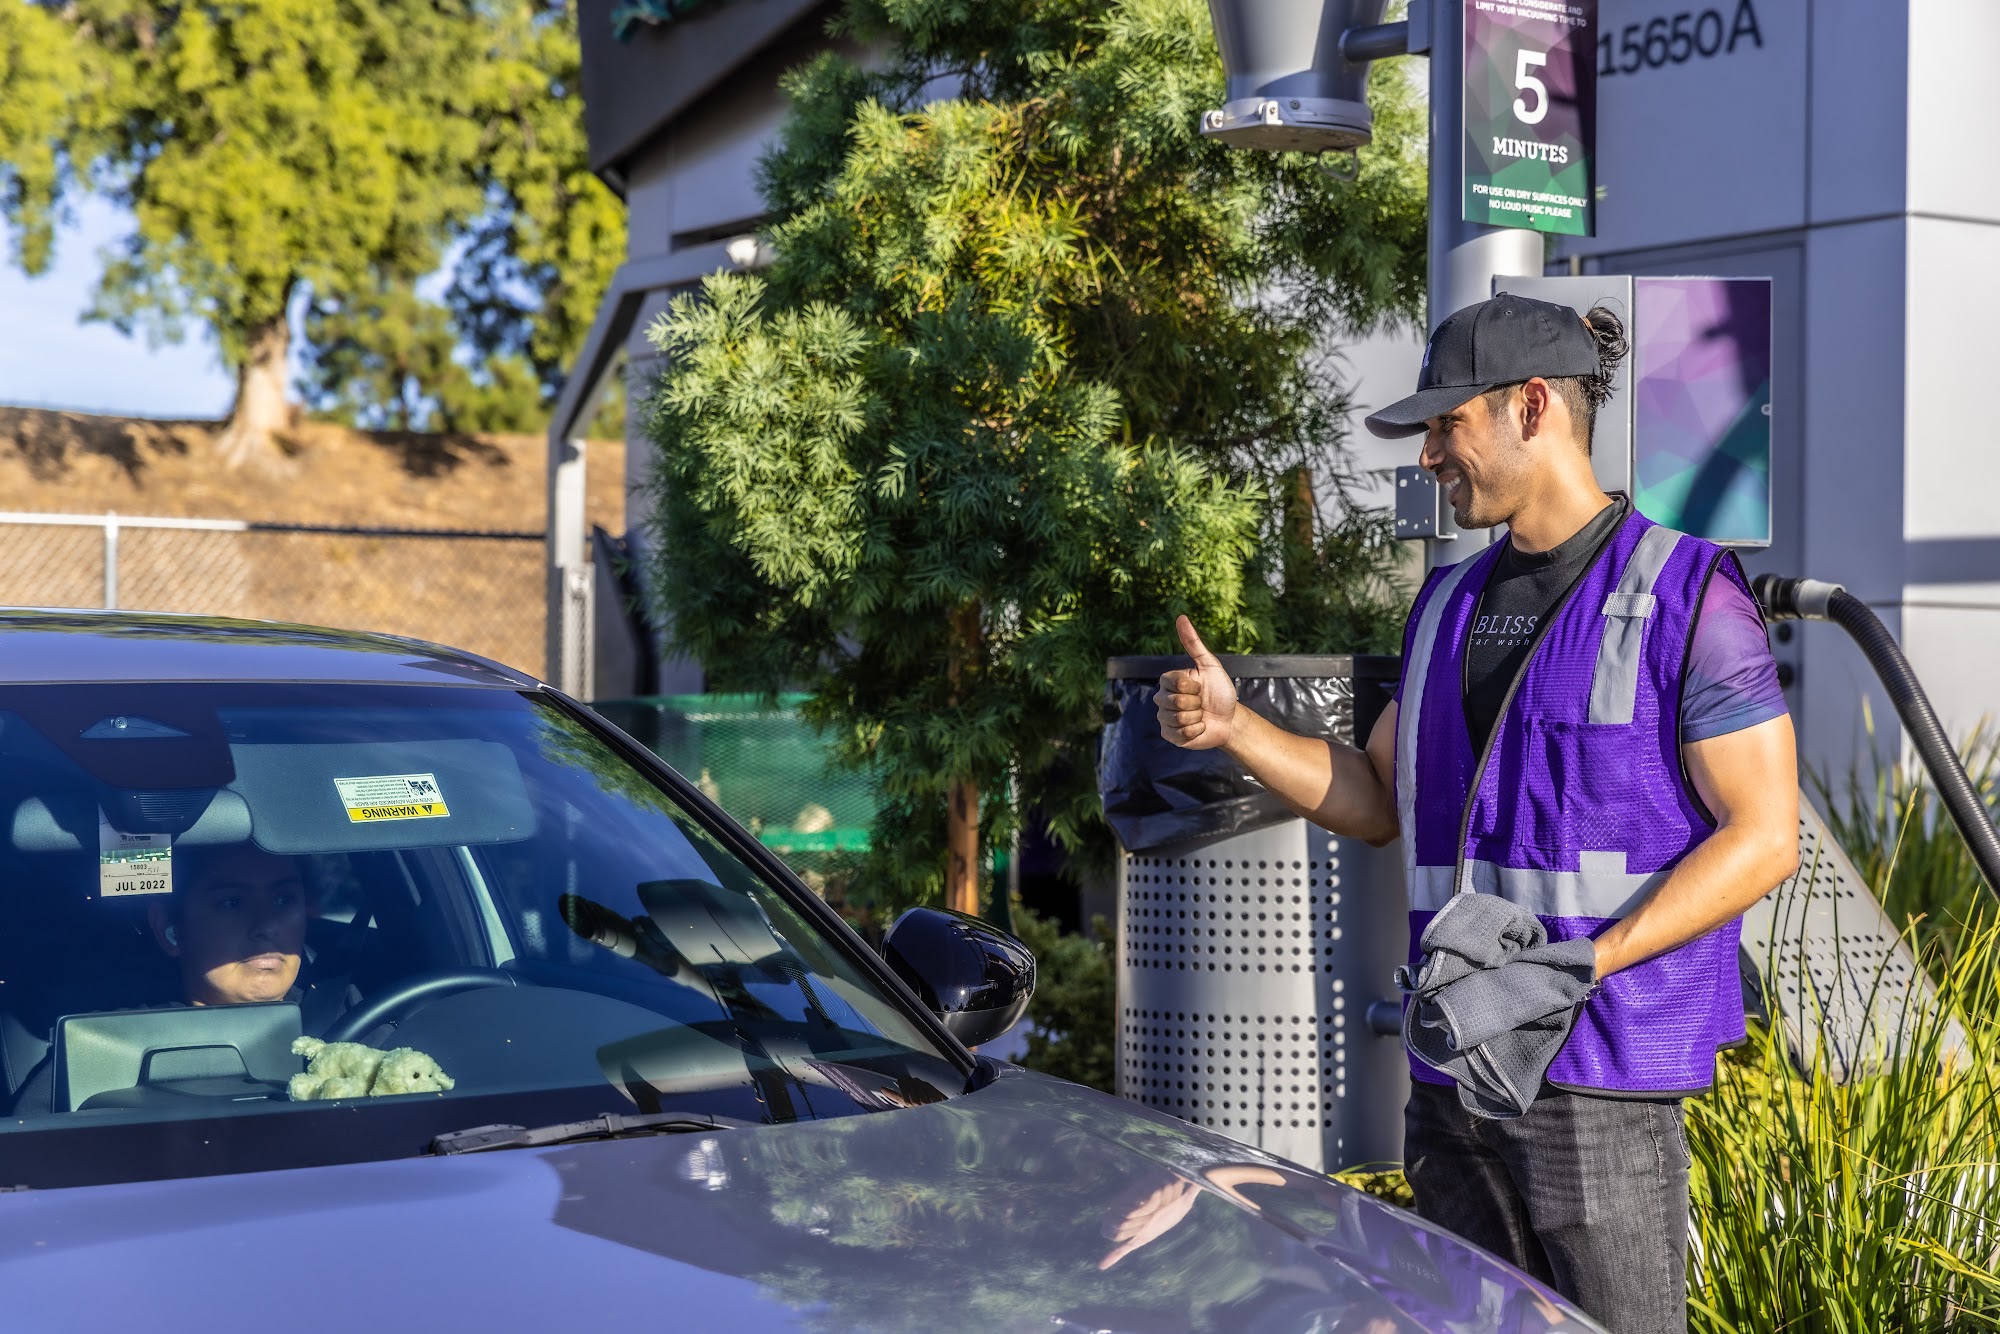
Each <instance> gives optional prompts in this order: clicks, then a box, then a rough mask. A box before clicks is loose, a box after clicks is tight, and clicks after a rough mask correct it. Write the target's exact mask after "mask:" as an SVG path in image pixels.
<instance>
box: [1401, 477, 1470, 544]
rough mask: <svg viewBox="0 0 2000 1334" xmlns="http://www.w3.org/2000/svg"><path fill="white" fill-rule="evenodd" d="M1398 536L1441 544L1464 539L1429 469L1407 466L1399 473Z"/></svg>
mask: <svg viewBox="0 0 2000 1334" xmlns="http://www.w3.org/2000/svg"><path fill="white" fill-rule="evenodd" d="M1396 536H1397V537H1399V538H1423V539H1425V540H1427V541H1431V542H1438V543H1443V542H1451V541H1455V540H1456V539H1458V538H1461V537H1463V536H1465V534H1464V533H1463V532H1462V531H1460V529H1459V526H1458V524H1457V523H1455V522H1454V521H1453V520H1452V515H1451V506H1449V505H1447V504H1445V503H1444V493H1443V492H1441V491H1439V490H1438V484H1437V478H1436V477H1434V476H1432V475H1431V472H1430V470H1429V469H1428V468H1419V467H1417V466H1416V465H1414V464H1405V465H1404V466H1403V467H1400V468H1398V469H1396Z"/></svg>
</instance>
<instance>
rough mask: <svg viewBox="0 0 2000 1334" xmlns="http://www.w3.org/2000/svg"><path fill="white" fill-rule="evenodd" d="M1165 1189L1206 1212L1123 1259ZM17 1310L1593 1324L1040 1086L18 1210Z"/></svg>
mask: <svg viewBox="0 0 2000 1334" xmlns="http://www.w3.org/2000/svg"><path fill="white" fill-rule="evenodd" d="M1161 1192H1166V1193H1167V1196H1168V1197H1169V1198H1171V1199H1178V1200H1181V1201H1183V1202H1184V1203H1185V1204H1186V1208H1185V1209H1184V1210H1179V1211H1178V1217H1177V1219H1176V1221H1174V1222H1173V1224H1172V1225H1171V1226H1169V1227H1166V1228H1163V1229H1161V1230H1160V1232H1159V1234H1158V1235H1157V1236H1156V1237H1154V1238H1152V1239H1151V1240H1149V1241H1147V1242H1145V1243H1144V1244H1142V1245H1139V1246H1136V1247H1127V1246H1125V1245H1123V1243H1122V1242H1121V1241H1120V1240H1119V1234H1120V1232H1121V1230H1123V1229H1125V1228H1126V1226H1127V1220H1128V1218H1129V1217H1130V1216H1131V1215H1132V1213H1133V1212H1134V1210H1135V1208H1140V1207H1143V1206H1144V1205H1145V1204H1146V1203H1147V1202H1149V1201H1152V1200H1155V1199H1158V1198H1160V1196H1161ZM1114 1254H1115V1255H1116V1258H1115V1259H1111V1257H1113V1256H1114ZM1107 1259H1111V1263H1110V1264H1109V1265H1108V1266H1107V1265H1106V1261H1107ZM0 1312H4V1314H5V1316H6V1318H7V1321H8V1323H9V1325H10V1326H12V1327H15V1328H22V1329H109V1328H145V1329H157V1330H183V1329H185V1330H203V1331H206V1330H211V1329H213V1328H215V1327H216V1326H217V1325H218V1324H229V1325H236V1324H242V1323H245V1322H259V1323H261V1322H263V1321H269V1322H272V1323H275V1324H280V1325H282V1327H283V1328H285V1329H286V1330H288V1331H293V1332H294V1334H311V1331H316V1330H325V1331H329V1332H331V1331H345V1330H350V1329H353V1328H356V1327H357V1326H366V1327H367V1328H371V1329H412V1330H415V1329H506V1330H512V1329H587V1328H589V1329H594V1328H619V1327H628V1326H630V1325H633V1324H635V1323H637V1322H644V1323H645V1324H647V1325H648V1326H651V1327H657V1328H663V1329H668V1328H671V1329H715V1330H745V1331H758V1330H781V1329H782V1330H789V1329H806V1328H810V1329H818V1330H826V1331H845V1330H855V1331H860V1330H882V1331H892V1330H893V1331H902V1330H910V1331H919V1330H921V1331H931V1330H939V1329H981V1330H996V1331H1016V1330H1018V1331H1028V1330H1036V1331H1041V1330H1050V1329H1065V1328H1067V1329H1078V1328H1088V1329H1099V1330H1129V1331H1134V1332H1135V1334H1138V1332H1141V1331H1156V1330H1192V1329H1216V1330H1247V1331H1271V1332H1272V1334H1277V1332H1278V1331H1285V1332H1287V1334H1290V1332H1291V1331H1306V1330H1314V1329H1319V1330H1328V1329H1342V1330H1375V1331H1416V1330H1442V1329H1444V1328H1446V1327H1447V1326H1446V1324H1445V1322H1447V1321H1451V1322H1454V1323H1452V1324H1451V1325H1450V1326H1449V1327H1450V1328H1452V1329H1454V1330H1459V1331H1464V1332H1465V1334H1473V1332H1474V1331H1489V1332H1491V1334H1500V1332H1501V1331H1538V1330H1552V1329H1554V1330H1588V1329H1590V1328H1592V1327H1591V1326H1590V1325H1588V1324H1587V1323H1585V1322H1582V1321H1580V1320H1577V1319H1575V1318H1574V1317H1566V1316H1565V1315H1564V1314H1563V1313H1562V1312H1561V1310H1560V1309H1559V1307H1558V1306H1557V1304H1556V1303H1555V1302H1554V1301H1553V1300H1552V1299H1551V1298H1550V1296H1549V1295H1548V1294H1547V1293H1546V1292H1544V1291H1543V1290H1541V1289H1539V1288H1537V1287H1536V1286H1535V1285H1533V1284H1532V1283H1531V1282H1530V1281H1528V1280H1526V1279H1525V1278H1523V1277H1521V1276H1520V1275H1518V1274H1516V1273H1514V1272H1513V1271H1511V1270H1509V1269H1507V1268H1506V1267H1505V1266H1503V1265H1501V1264H1499V1263H1498V1262H1497V1261H1494V1260H1493V1259H1491V1258H1490V1257H1488V1256H1485V1255H1484V1254H1482V1253H1481V1252H1479V1251H1476V1250H1474V1249H1473V1248H1472V1247H1470V1246H1468V1245H1466V1244H1465V1243H1463V1242H1461V1241H1459V1240H1457V1239H1456V1238H1454V1237H1451V1236H1450V1235H1449V1234H1447V1233H1443V1232H1440V1231H1437V1230H1435V1229H1432V1228H1429V1227H1427V1226H1425V1225H1423V1224H1422V1223H1419V1222H1417V1221H1416V1220H1415V1219H1413V1218H1411V1217H1410V1216H1409V1215H1407V1214H1404V1213H1402V1212H1401V1211H1399V1210H1395V1209H1392V1208H1390V1207H1389V1206H1387V1205H1384V1204H1381V1203H1380V1202H1378V1201H1375V1200H1373V1199H1371V1198H1369V1197H1367V1196H1365V1195H1362V1194H1361V1193H1360V1192H1358V1191H1353V1190H1349V1189H1347V1188H1345V1187H1342V1186H1339V1185H1337V1184H1335V1183H1333V1182H1330V1181H1328V1180H1327V1179H1325V1178H1324V1177H1319V1176H1316V1175H1314V1174H1312V1173H1308V1172H1304V1171H1301V1170H1300V1169H1297V1168H1294V1167H1291V1166H1290V1165H1288V1164H1285V1163H1282V1162H1280V1161H1278V1160H1275V1159H1271V1158H1267V1157H1265V1156H1264V1155H1262V1154H1259V1153H1258V1152H1256V1151H1255V1150H1251V1149H1245V1148H1243V1147H1241V1146H1239V1145H1236V1144H1233V1143H1232V1142H1230V1141H1228V1140H1225V1139H1222V1138H1220V1137H1218V1136H1215V1135H1211V1134H1208V1133H1206V1132H1204V1131H1201V1130H1197V1129H1195V1128H1193V1127H1190V1126H1188V1125H1186V1124H1184V1123H1182V1122H1179V1121H1175V1120H1173V1119H1171V1118H1168V1117H1164V1116H1160V1115H1157V1114H1154V1113H1151V1112H1148V1111H1145V1110H1144V1109H1141V1108H1138V1107H1135V1106H1133V1105H1131V1104H1129V1103H1123V1102H1120V1101H1118V1100H1115V1099H1112V1098H1107V1097H1105V1096H1103V1095H1101V1094H1096V1093H1092V1092H1090V1091H1088V1090H1085V1089H1080V1088H1077V1087H1075V1086H1073V1085H1068V1084H1064V1083H1061V1082H1059V1081H1056V1080H1051V1079H1048V1078H1045V1077H1042V1076H1036V1075H1030V1074H1026V1073H1025V1072H1010V1073H1009V1074H1008V1075H1006V1076H1004V1077H1002V1078H1000V1079H997V1080H995V1081H994V1082H993V1083H992V1084H991V1085H990V1086H989V1087H987V1088H985V1089H982V1090H980V1091H978V1092H976V1093H971V1094H967V1095H965V1096H963V1097H959V1098H954V1099H951V1100H950V1101H948V1102H942V1103H935V1104H932V1105H929V1106H925V1107H913V1108H907V1109H904V1110H900V1111H889V1112H876V1113H869V1114H862V1115H856V1116H849V1117H841V1118H837V1119H834V1120H828V1121H819V1122H806V1123H801V1124H796V1125H789V1126H766V1127H758V1128H756V1129H750V1130H732V1131H724V1132H716V1133H713V1134H708V1133H689V1134H677V1135H662V1136H654V1137H649V1138H644V1139H632V1140H619V1141H613V1142H608V1143H593V1144H580V1145H571V1146H565V1147H561V1148H556V1149H548V1150H509V1151H503V1152H500V1153H492V1154H481V1155H475V1156H472V1157H469V1158H450V1159H420V1160H407V1161H400V1162H389V1163H369V1164H356V1165H353V1166H346V1167H331V1168H321V1169H317V1170H312V1171H295V1172H282V1173H262V1174H253V1175H240V1176H230V1177H215V1178H207V1179H203V1180H199V1181H178V1182H150V1183H143V1184H137V1185H129V1186H111V1187H98V1188H87V1189H77V1190H66V1191H52V1192H24V1193H19V1194H13V1195H8V1196H0Z"/></svg>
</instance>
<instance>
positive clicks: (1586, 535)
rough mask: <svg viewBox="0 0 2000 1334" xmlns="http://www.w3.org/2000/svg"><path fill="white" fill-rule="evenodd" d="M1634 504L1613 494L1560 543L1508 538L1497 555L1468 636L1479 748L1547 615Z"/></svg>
mask: <svg viewBox="0 0 2000 1334" xmlns="http://www.w3.org/2000/svg"><path fill="white" fill-rule="evenodd" d="M1630 509H1631V502H1630V501H1629V500H1627V499H1626V498H1625V497H1624V496H1615V497H1613V498H1612V503H1611V504H1609V505H1606V506H1605V507H1604V508H1603V509H1602V510H1599V511H1598V512H1597V514H1596V516H1595V517H1593V518H1592V519H1591V521H1590V522H1589V523H1587V524H1585V525H1584V526H1583V527H1582V528H1580V529H1578V530H1577V532H1576V535H1575V536H1574V537H1571V538H1570V539H1568V540H1567V541H1565V542H1563V543H1562V544H1561V545H1559V546H1556V547H1552V548H1551V549H1549V550H1548V551H1543V552H1538V553H1528V552H1524V551H1517V550H1516V549H1515V547H1514V544H1513V542H1512V541H1511V540H1510V541H1508V543H1507V549H1506V550H1505V551H1503V552H1501V553H1500V558H1499V559H1498V560H1496V561H1495V562H1494V563H1493V573H1492V574H1490V575H1489V576H1487V579H1486V587H1485V588H1484V589H1482V590H1481V591H1480V594H1479V606H1478V607H1477V608H1475V609H1474V612H1473V619H1472V633H1471V634H1470V635H1468V636H1467V637H1466V644H1465V723H1466V727H1467V728H1468V730H1470V731H1471V733H1472V747H1473V750H1474V752H1475V753H1477V752H1480V751H1483V750H1485V749H1486V739H1487V737H1488V736H1490V735H1491V734H1492V732H1493V724H1494V723H1495V722H1497V721H1498V720H1499V717H1500V708H1501V705H1502V704H1503V703H1505V701H1506V699H1507V691H1508V689H1509V688H1510V687H1511V686H1512V685H1513V684H1514V678H1515V677H1516V676H1517V675H1519V674H1520V671H1521V665H1522V664H1523V663H1525V662H1526V661H1527V659H1528V650H1529V648H1531V647H1532V646H1533V645H1534V642H1535V637H1536V632H1537V631H1538V630H1540V629H1541V625H1542V621H1543V619H1544V618H1545V617H1547V616H1548V614H1549V613H1550V612H1551V611H1553V610H1554V609H1555V605H1556V604H1557V603H1558V602H1560V601H1561V600H1562V598H1563V595H1564V594H1566V593H1568V592H1569V590H1570V588H1571V586H1572V585H1574V584H1575V583H1576V581H1577V580H1578V579H1579V578H1580V577H1581V576H1582V575H1583V572H1584V571H1585V570H1586V569H1588V568H1589V567H1590V563H1591V562H1592V561H1594V560H1596V559H1597V553H1598V551H1599V550H1600V549H1601V548H1602V547H1603V545H1604V541H1605V539H1606V538H1608V537H1610V536H1611V533H1612V530H1613V529H1615V528H1617V526H1618V523H1619V521H1620V520H1621V519H1623V518H1624V517H1625V515H1626V513H1627V512H1628V511H1630Z"/></svg>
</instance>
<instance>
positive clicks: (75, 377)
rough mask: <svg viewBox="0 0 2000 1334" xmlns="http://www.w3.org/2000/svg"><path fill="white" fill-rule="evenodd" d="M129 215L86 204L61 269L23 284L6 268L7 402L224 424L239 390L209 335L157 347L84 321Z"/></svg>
mask: <svg viewBox="0 0 2000 1334" xmlns="http://www.w3.org/2000/svg"><path fill="white" fill-rule="evenodd" d="M131 226H132V219H131V215H130V214H128V213H125V212H124V211H123V210H121V209H118V208H115V207H114V206H112V205H110V204H107V203H105V202H103V201H102V200H98V199H86V200H84V201H82V204H81V207H79V208H78V210H77V221H76V225H75V226H74V227H69V228H65V229H64V230H63V231H62V233H61V234H60V235H59V236H58V237H57V238H56V262H55V264H54V266H53V267H52V268H51V269H50V270H49V272H48V273H46V274H44V275H43V276H42V277H40V278H32V279H31V278H25V277H23V276H22V275H21V271H20V269H19V268H17V267H15V266H14V265H13V264H12V263H11V262H10V263H8V264H6V265H5V266H4V267H0V316H3V317H0V403H8V404H17V405H18V404H29V405H35V406H45V407H59V408H77V409H81V410H83V411H86V412H112V413H118V414H121V415H127V416H148V417H220V416H221V415H222V414H223V413H225V412H227V411H228V410H229V401H230V399H231V398H232V397H233V396H234V394H235V389H236V386H235V383H234V381H233V380H232V379H231V377H230V376H229V375H227V374H226V373H224V371H223V369H222V366H221V364H220V363H219V362H218V361H217V359H216V355H215V346H214V344H213V343H212V342H210V341H209V339H208V336H207V335H206V333H204V332H203V331H201V330H200V329H198V328H197V329H191V330H189V332H188V338H187V341H186V342H184V343H181V344H180V345H178V346H168V347H161V348H158V349H154V348H149V347H148V346H147V345H146V340H145V339H144V338H143V337H141V338H126V337H124V336H122V335H121V334H119V333H118V332H117V331H116V330H115V329H112V328H111V327H110V326H109V325H104V324H84V323H81V321H80V317H81V316H82V314H83V312H84V309H85V307H87V306H88V305H89V304H90V289H91V287H92V285H93V284H95V283H96V281H97V274H98V268H99V264H98V258H97V252H98V251H99V250H100V249H102V248H103V247H104V246H106V245H108V244H110V243H111V242H113V241H115V240H117V239H118V238H119V237H121V236H124V235H126V234H127V233H128V232H129V231H130V230H131Z"/></svg>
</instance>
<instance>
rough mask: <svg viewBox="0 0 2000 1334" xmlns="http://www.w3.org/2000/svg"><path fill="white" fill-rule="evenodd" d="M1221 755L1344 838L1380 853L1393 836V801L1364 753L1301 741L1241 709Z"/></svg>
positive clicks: (1341, 744)
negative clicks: (1239, 765)
mask: <svg viewBox="0 0 2000 1334" xmlns="http://www.w3.org/2000/svg"><path fill="white" fill-rule="evenodd" d="M1223 749H1224V752H1225V753H1226V754H1227V755H1229V757H1230V758H1231V759H1233V760H1235V761H1236V762H1237V763H1239V764H1241V765H1242V766H1243V767H1244V768H1246V769H1248V770H1249V771H1250V772H1251V774H1252V775H1253V776H1254V777H1255V778H1256V779H1257V781H1258V782H1260V783H1262V784H1263V785H1264V786H1265V787H1266V788H1268V789H1270V791H1271V792H1272V793H1273V794H1274V795H1276V796H1277V798H1278V799H1279V800H1280V801H1282V802H1284V803H1285V804H1286V805H1287V806H1289V807H1291V808H1292V810H1294V811H1296V812H1297V813H1298V814H1300V815H1302V816H1304V817H1305V818H1306V819H1308V820H1311V821H1312V822H1313V823H1314V824H1316V825H1319V826H1320V827H1321V828H1323V829H1329V830H1332V831H1333V832H1334V833H1336V834H1339V835H1341V836H1342V837H1343V838H1358V839H1362V840H1364V841H1365V842H1368V843H1373V844H1375V845H1377V846H1378V847H1379V846H1380V845H1382V844H1384V843H1387V842H1389V841H1390V840H1392V839H1394V838H1395V837H1396V834H1397V822H1396V797H1395V793H1394V792H1392V791H1390V790H1389V789H1388V788H1387V787H1386V786H1385V785H1384V784H1383V782H1382V780H1381V778H1380V776H1379V775H1377V773H1376V772H1375V766H1374V764H1373V763H1372V762H1371V761H1370V760H1369V758H1368V754H1367V752H1365V751H1363V750H1360V749H1358V748H1356V747H1354V746H1350V745H1348V744H1346V743H1345V742H1341V741H1332V740H1328V739H1326V738H1323V737H1303V736H1297V735H1295V734H1293V733H1291V732H1287V731H1285V730H1284V729H1283V728H1281V727H1278V726H1276V725H1275V724H1273V723H1270V722H1267V721H1265V719H1263V718H1262V717H1260V716H1258V714H1257V713H1255V712H1254V711H1253V710H1251V709H1249V708H1247V707H1244V706H1241V705H1239V706H1238V707H1237V711H1236V718H1235V721H1234V724H1233V726H1232V729H1231V735H1230V739H1229V744H1228V745H1227V746H1225V747H1224V748H1223Z"/></svg>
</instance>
